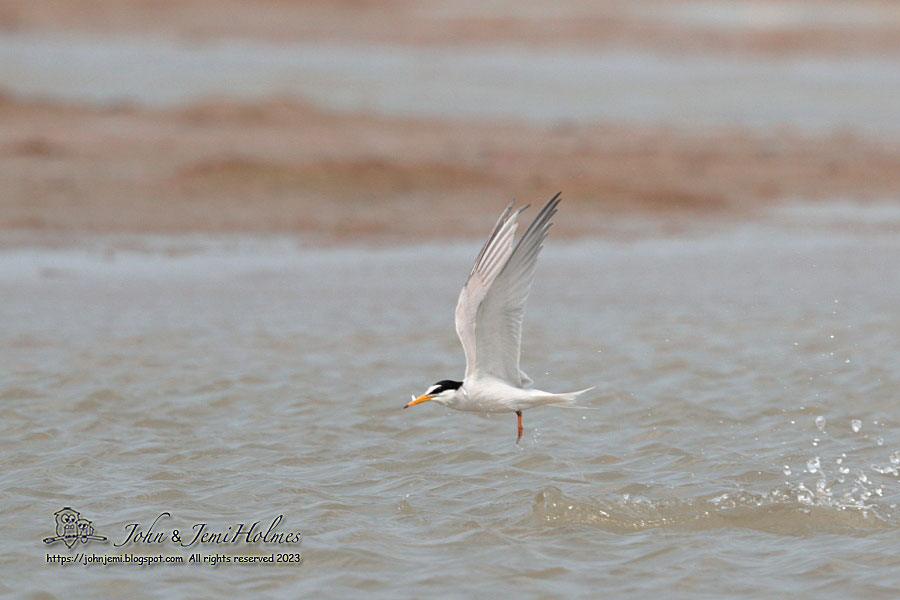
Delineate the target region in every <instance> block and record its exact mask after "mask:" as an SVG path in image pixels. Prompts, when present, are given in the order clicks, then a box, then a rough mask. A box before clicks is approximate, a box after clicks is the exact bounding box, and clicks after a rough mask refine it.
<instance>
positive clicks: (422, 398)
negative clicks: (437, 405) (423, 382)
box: [403, 394, 434, 408]
mask: <svg viewBox="0 0 900 600" xmlns="http://www.w3.org/2000/svg"><path fill="white" fill-rule="evenodd" d="M432 398H434V396H429V395H428V394H422V395H421V396H419V397H418V398H413V399H412V400H410V401H409V404H407V405H406V406H404V407H403V408H409V407H410V406H415V405H416V404H422V403H423V402H428V401H429V400H431V399H432Z"/></svg>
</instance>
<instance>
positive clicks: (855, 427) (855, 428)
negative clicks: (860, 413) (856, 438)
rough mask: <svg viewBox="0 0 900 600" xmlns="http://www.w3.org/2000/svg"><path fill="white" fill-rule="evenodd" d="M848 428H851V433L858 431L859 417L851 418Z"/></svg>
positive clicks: (860, 427)
mask: <svg viewBox="0 0 900 600" xmlns="http://www.w3.org/2000/svg"><path fill="white" fill-rule="evenodd" d="M850 429H852V430H853V433H859V430H860V429H862V421H860V420H859V419H853V420H852V421H850Z"/></svg>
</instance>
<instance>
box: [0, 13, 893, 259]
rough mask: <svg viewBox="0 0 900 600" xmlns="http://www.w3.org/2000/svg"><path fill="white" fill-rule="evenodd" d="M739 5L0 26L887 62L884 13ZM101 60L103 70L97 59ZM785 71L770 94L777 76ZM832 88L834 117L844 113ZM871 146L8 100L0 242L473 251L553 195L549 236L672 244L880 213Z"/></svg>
mask: <svg viewBox="0 0 900 600" xmlns="http://www.w3.org/2000/svg"><path fill="white" fill-rule="evenodd" d="M750 6H751V5H750V4H748V3H741V2H704V3H701V2H678V3H662V2H641V3H638V4H629V5H628V6H625V5H622V4H621V3H612V2H599V3H592V4H591V5H590V8H586V7H585V5H584V3H581V2H575V1H568V2H563V3H557V4H554V6H553V8H552V9H550V8H548V7H547V5H546V4H544V3H538V2H526V3H515V6H513V5H512V3H507V4H504V3H499V4H498V3H494V4H491V5H490V7H487V8H486V7H484V6H482V5H481V4H479V3H474V2H470V3H465V2H464V3H448V2H426V3H412V2H404V1H390V2H379V3H374V2H366V1H345V2H338V3H317V2H283V1H278V0H268V1H265V2H260V3H253V4H248V3H241V2H235V1H231V0H226V1H224V2H212V1H211V0H169V1H167V2H154V3H148V2H142V1H138V0H125V1H118V0H117V1H115V2H113V1H111V0H99V1H96V2H91V3H70V2H62V1H59V0H36V1H35V2H29V3H22V2H10V1H7V0H0V25H2V26H4V27H5V28H6V29H7V31H11V32H43V33H49V34H50V35H55V32H63V31H65V32H81V33H85V32H86V33H88V34H92V35H100V34H110V33H112V34H122V35H125V36H127V35H129V34H139V35H140V36H144V37H143V38H142V39H150V40H152V39H154V38H153V36H158V35H160V36H174V37H178V38H180V39H183V38H188V39H204V40H209V39H223V40H226V39H262V40H266V41H270V42H279V41H293V42H297V41H302V42H309V41H317V40H324V41H331V42H337V43H354V42H360V41H361V42H386V43H393V44H401V45H406V46H404V47H410V45H415V44H444V45H446V44H450V45H453V44H460V45H465V44H472V43H483V44H493V45H494V46H490V47H498V48H499V47H503V44H506V43H515V44H518V45H520V46H522V45H525V46H527V45H531V46H535V47H551V46H552V47H560V46H578V47H590V48H633V47H653V48H654V49H655V50H654V51H657V52H658V51H667V50H668V49H672V50H685V51H692V52H699V54H697V56H701V57H702V56H706V55H707V54H708V55H709V56H716V55H718V54H720V53H727V52H731V51H735V52H739V53H743V54H741V56H755V57H762V60H768V59H769V58H771V57H772V56H773V55H780V56H782V57H784V56H785V55H794V54H796V55H808V56H819V57H821V56H837V57H840V56H851V55H855V54H860V53H864V54H866V56H878V57H881V60H885V58H884V57H888V58H889V57H890V56H893V55H896V54H897V52H898V50H900V12H898V11H897V10H896V7H895V6H894V5H893V4H890V3H884V2H868V3H854V4H853V5H852V6H850V5H847V4H846V3H831V2H816V3H811V2H800V1H797V2H781V3H777V4H774V3H773V4H772V5H771V6H768V5H766V6H768V8H766V7H763V8H766V9H765V10H760V9H759V6H758V5H753V6H755V9H754V10H752V11H750V10H749V8H748V7H750ZM147 36H150V37H149V38H148V37H147ZM115 51H118V52H121V51H122V49H121V48H119V49H118V50H107V52H115ZM173 60H175V59H173ZM738 60H740V58H739V59H738ZM701 62H702V61H701ZM788 63H789V61H788ZM755 64H756V63H754V65H755ZM23 68H27V65H26V66H25V67H23ZM755 68H757V67H756V66H753V67H752V69H755ZM790 68H791V67H790V64H788V67H786V68H785V70H784V73H787V75H783V76H784V77H788V78H790V77H794V76H793V71H791V70H790ZM810 68H812V67H810ZM816 68H818V67H816ZM698 69H700V70H699V71H698V72H699V73H701V75H698V77H699V78H700V79H702V74H703V71H702V65H701V66H700V67H698ZM752 69H751V70H752ZM778 73H782V71H778ZM826 75H827V73H826ZM673 76H677V74H674V75H673ZM720 76H721V74H719V75H716V77H720ZM873 77H875V76H873ZM876 79H877V77H876ZM724 80H725V83H722V85H727V80H728V78H727V77H724ZM715 81H716V83H715V85H719V83H718V79H716V80H715ZM754 81H755V80H754ZM791 81H793V79H791ZM798 81H801V82H803V81H805V80H804V79H803V78H799V79H798ZM821 81H824V82H825V83H827V82H828V78H827V77H826V76H823V79H822V80H821ZM766 83H767V85H771V86H777V85H779V82H771V83H769V82H768V81H767V80H766ZM782 83H783V82H782ZM806 85H810V86H813V87H815V86H817V85H824V84H821V82H820V81H819V80H816V81H815V82H813V83H809V82H807V84H806ZM848 85H850V86H851V87H849V88H847V89H849V90H850V92H852V91H853V88H852V82H851V84H848ZM826 87H827V86H826ZM640 89H642V88H639V91H640ZM714 89H718V88H715V86H714ZM748 89H753V90H755V89H756V88H753V87H751V88H748ZM793 89H794V88H791V90H793ZM798 89H800V91H803V89H802V87H801V88H798ZM817 89H818V88H817ZM837 89H838V92H835V94H833V97H835V98H836V100H835V102H838V103H840V102H842V100H841V99H842V98H845V96H843V95H841V94H846V93H850V92H847V91H846V90H844V88H837ZM865 89H869V88H865ZM793 93H794V92H793V91H791V92H790V93H789V94H788V96H789V98H788V100H787V102H788V104H790V102H794V103H795V104H797V103H800V104H799V106H800V107H801V108H802V107H803V106H805V104H803V102H808V99H806V100H803V99H796V98H794V96H793ZM825 93H827V90H826V92H825ZM762 96H763V95H762V94H761V95H760V98H759V99H758V102H759V103H760V105H761V106H763V105H764V104H765V100H766V99H765V98H764V97H762ZM748 98H749V99H748V101H749V102H751V103H754V102H757V97H756V95H750V96H749V97H748ZM745 99H746V98H745ZM850 100H857V101H860V100H861V99H860V98H859V97H858V94H857V96H853V97H847V98H846V101H847V102H849V101H850ZM862 100H864V98H863V99H862ZM841 106H843V105H841ZM854 106H855V105H854ZM860 106H862V107H863V108H865V107H866V106H869V105H868V104H866V103H865V102H864V101H861V103H860ZM888 112H890V111H888ZM760 114H766V113H765V110H761V112H760ZM854 114H856V113H854ZM878 114H879V115H880V113H878ZM688 116H690V115H688ZM888 117H890V114H888ZM879 118H880V117H879ZM889 121H890V119H888V121H886V122H889ZM789 122H791V123H793V122H794V121H793V120H789ZM840 127H842V126H840ZM870 133H871V132H870ZM875 137H876V136H873V135H869V134H866V133H865V132H863V131H862V130H861V129H843V128H841V129H836V128H832V129H831V130H828V131H824V132H820V133H811V132H809V131H807V130H804V132H801V131H800V130H799V129H797V130H792V129H788V128H777V127H774V128H773V127H762V128H754V129H749V128H742V127H737V126H735V127H731V128H718V129H715V128H709V127H701V128H694V127H691V128H678V127H674V126H662V125H627V124H624V123H620V122H607V123H604V124H594V125H585V124H576V123H575V122H568V121H565V120H563V121H561V122H560V123H557V124H537V123H534V122H532V123H523V122H516V121H513V120H486V119H481V120H479V119H476V118H456V117H450V116H448V117H443V118H441V117H436V118H424V117H422V118H412V117H404V116H402V115H400V116H397V115H395V116H387V115H384V114H383V115H375V114H370V113H360V112H353V111H346V110H345V111H344V112H331V111H329V110H324V109H320V108H313V107H311V106H310V105H307V104H305V103H304V102H303V101H301V100H298V99H297V98H296V97H292V98H281V99H279V98H271V97H267V98H265V99H262V100H253V101H246V102H245V103H240V102H236V101H225V100H220V99H218V97H213V98H212V99H210V100H208V101H205V102H192V103H191V104H189V105H187V106H182V107H179V108H175V109H161V108H138V107H136V106H126V105H122V106H115V107H112V108H110V107H108V106H107V107H104V106H102V104H98V105H87V104H84V105H81V104H77V103H75V104H73V103H70V102H67V101H65V100H62V99H59V98H57V99H55V100H54V99H44V100H31V101H27V100H24V99H22V98H21V97H15V96H13V95H9V94H8V95H6V96H3V97H2V98H0V177H2V181H3V182H4V193H3V194H2V195H0V230H2V232H4V233H5V239H9V238H10V237H11V236H12V237H14V238H15V239H20V238H34V239H38V240H54V239H58V238H59V237H60V236H62V235H64V234H72V233H79V232H87V233H91V232H94V233H119V232H122V233H144V232H150V233H182V232H209V233H231V232H248V233H301V234H309V235H317V236H320V237H321V238H322V239H324V240H331V241H342V240H348V239H359V238H364V239H424V238H428V237H438V238H445V239H448V238H456V237H459V236H461V235H467V236H468V235H471V236H480V235H482V234H483V233H484V229H485V215H487V214H489V215H493V214H495V213H496V212H497V211H498V210H499V208H500V207H502V206H503V205H504V204H505V203H506V202H508V201H510V200H513V199H515V200H518V201H520V202H541V201H542V200H543V199H545V198H548V197H549V196H550V195H552V194H553V193H555V192H557V191H562V192H563V193H564V197H565V199H566V202H567V205H568V206H572V207H573V208H572V209H570V210H566V211H563V212H562V213H561V214H560V216H559V222H558V234H561V235H567V236H582V235H596V234H601V235H604V234H605V235H630V234H632V233H635V232H638V233H640V231H642V230H644V229H646V228H650V229H651V230H652V231H660V230H663V231H666V230H673V231H681V230H684V229H689V228H691V227H698V226H703V225H705V224H715V223H719V222H722V221H723V220H734V219H746V218H755V217H757V216H759V215H761V214H763V213H765V212H766V210H767V209H769V208H771V207H773V206H780V205H784V204H786V203H790V202H795V201H802V202H813V203H815V202H823V201H824V202H833V201H837V202H862V203H864V202H889V203H894V202H897V200H898V198H900V139H898V136H896V135H894V134H886V135H884V136H883V137H882V138H880V139H875ZM635 223H637V225H635Z"/></svg>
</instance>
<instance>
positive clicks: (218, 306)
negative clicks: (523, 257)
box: [0, 215, 900, 598]
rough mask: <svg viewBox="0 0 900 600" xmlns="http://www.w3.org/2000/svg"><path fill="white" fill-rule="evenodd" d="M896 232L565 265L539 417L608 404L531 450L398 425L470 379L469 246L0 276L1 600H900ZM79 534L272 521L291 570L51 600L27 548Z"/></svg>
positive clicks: (533, 347) (604, 245)
mask: <svg viewBox="0 0 900 600" xmlns="http://www.w3.org/2000/svg"><path fill="white" fill-rule="evenodd" d="M894 216H896V215H894ZM883 222H884V219H882V218H880V217H879V219H876V220H874V221H873V222H872V223H868V224H865V223H863V224H857V225H856V226H854V227H846V228H842V227H832V226H831V225H828V224H824V225H823V224H821V223H820V224H818V225H816V226H815V228H814V229H811V228H809V227H805V226H804V227H795V226H791V227H788V226H784V227H782V226H774V225H772V226H770V225H752V226H749V225H748V226H740V227H736V228H735V229H733V230H729V231H727V232H719V233H715V234H709V235H703V236H698V237H679V238H665V239H646V240H642V241H637V242H611V241H602V240H598V241H569V242H566V241H562V240H555V239H551V243H549V245H548V247H547V248H546V250H545V255H544V256H543V260H542V263H541V265H540V267H539V271H538V276H537V284H536V289H535V290H534V293H533V294H532V297H531V300H530V302H529V309H528V314H527V317H526V329H525V344H524V358H523V367H524V368H525V370H526V371H527V372H528V373H529V374H530V375H531V376H532V377H533V378H534V379H535V381H536V383H537V384H538V385H539V386H540V387H542V388H544V389H550V390H570V389H580V388H583V387H587V386H590V385H596V386H597V389H596V390H595V391H594V392H593V393H591V394H590V395H589V397H588V399H587V401H586V404H587V405H588V406H590V407H592V408H594V409H596V410H564V409H557V408H539V409H535V410H532V411H528V412H526V413H525V422H524V424H525V429H526V432H525V437H524V438H523V440H522V443H521V444H520V445H518V446H517V445H516V444H515V418H514V417H513V416H512V415H494V416H492V417H490V418H488V417H480V416H477V415H472V414H469V413H456V412H453V411H450V410H448V409H444V408H441V407H439V406H432V405H430V404H425V405H422V406H418V407H415V408H414V409H410V410H406V411H404V410H401V409H400V408H401V406H403V404H404V403H405V402H406V400H407V399H408V398H409V394H410V393H418V392H421V391H422V390H423V389H424V388H425V387H426V386H427V385H429V384H431V383H432V382H434V381H436V380H439V379H444V378H456V377H459V376H460V375H461V373H462V370H463V366H464V365H463V360H462V353H461V351H460V349H459V347H458V342H457V340H456V338H455V335H454V331H453V323H452V312H453V308H454V305H455V301H456V294H457V292H458V289H459V286H460V285H461V284H462V279H463V277H464V275H465V273H466V272H467V269H468V268H469V266H470V264H471V260H472V259H473V257H474V254H475V252H476V251H477V246H478V242H477V241H470V242H464V243H463V242H460V243H458V244H453V245H424V246H410V247H387V248H364V247H358V248H331V249H320V248H318V249H317V248H313V247H309V246H307V245H305V244H304V243H302V242H298V241H296V240H292V239H280V238H279V239H249V238H234V239H215V240H210V239H199V238H196V239H195V238H166V239H156V238H138V239H131V240H129V241H127V242H123V241H122V240H112V239H98V240H93V241H86V242H83V243H79V244H77V245H75V246H74V247H67V248H65V249H13V250H5V251H3V252H2V253H0V300H2V301H0V318H2V321H0V322H2V323H3V327H2V329H0V365H2V366H0V401H2V406H3V419H2V421H0V444H2V452H3V465H4V466H3V469H2V471H0V530H2V531H3V557H2V570H3V571H4V572H5V573H6V576H4V577H3V578H2V583H0V590H3V591H13V590H15V591H17V592H22V591H24V592H26V593H33V594H38V593H39V592H43V593H44V594H43V595H41V596H40V597H53V598H64V597H69V596H70V590H71V589H73V586H74V587H78V588H79V589H80V590H82V591H83V592H85V593H86V594H88V595H90V596H92V597H98V598H103V597H121V596H123V595H126V596H129V597H136V598H141V597H155V596H158V595H161V594H163V592H165V596H166V597H188V596H197V595H201V594H203V595H205V594H210V593H216V594H234V593H241V594H243V595H246V594H248V593H255V594H263V595H265V594H270V593H274V592H275V591H277V592H280V593H282V594H284V595H286V596H292V597H322V596H326V597H339V596H344V597H346V596H349V595H351V594H353V595H357V596H358V595H361V594H362V593H364V592H365V593H366V594H367V595H368V596H370V597H375V598H395V597H398V593H399V592H398V590H399V589H400V588H399V586H403V589H405V590H406V591H407V593H413V592H412V590H415V592H414V593H415V595H417V596H421V597H425V596H434V595H462V594H478V595H487V594H489V593H497V592H501V591H502V592H509V593H514V594H516V595H517V596H520V597H524V598H531V597H595V596H596V595H597V594H598V593H602V594H603V595H609V596H612V597H619V598H621V597H634V598H637V597H647V596H648V595H649V594H651V593H653V592H658V591H659V590H667V592H666V596H667V597H688V596H690V597H698V596H699V597H710V598H712V597H725V596H727V597H736V598H743V597H754V596H755V597H796V598H799V597H809V596H810V595H815V596H816V597H835V598H839V597H840V598H843V597H863V596H864V597H884V598H893V597H896V592H897V589H898V587H900V570H898V569H900V559H898V558H897V552H896V549H897V535H898V525H900V509H898V508H897V503H898V502H900V482H898V470H897V469H898V468H900V464H898V463H900V454H897V452H898V450H900V435H898V434H900V409H898V398H900V374H898V370H897V357H898V355H900V303H898V299H900V277H898V256H900V237H898V236H897V235H896V233H895V231H896V228H887V229H886V228H884V227H883ZM63 505H72V506H74V507H76V508H78V509H79V510H81V511H82V512H83V513H84V514H85V515H86V516H88V518H92V520H93V521H94V525H95V527H96V528H97V530H98V531H102V532H104V533H107V534H108V535H109V536H110V537H112V538H114V540H116V539H120V538H121V537H122V535H123V525H124V524H126V523H131V522H135V521H142V522H147V521H149V520H152V518H153V516H155V515H156V514H158V513H159V512H161V511H164V510H167V511H171V512H172V513H173V519H174V520H175V521H177V522H178V523H180V524H183V525H186V524H191V523H195V522H198V521H204V522H209V523H210V524H211V525H214V526H217V527H219V528H224V527H226V526H228V525H230V524H233V523H236V522H246V521H247V520H257V519H259V520H263V521H265V520H267V519H270V518H271V517H273V516H274V515H276V514H284V515H285V522H286V524H288V525H290V526H291V527H293V528H299V529H302V531H303V533H304V539H303V542H302V544H301V547H302V551H303V555H304V562H303V565H302V566H301V567H299V568H291V567H258V566H257V567H239V566H233V565H231V566H229V565H221V566H219V567H216V568H213V567H209V566H204V567H200V566H192V565H183V566H164V565H160V566H153V567H149V568H135V567H122V566H115V567H113V566H111V567H105V568H104V567H97V566H93V567H87V568H85V567H75V566H69V567H65V571H64V575H63V574H61V573H60V572H59V571H56V572H54V571H53V570H52V569H51V567H50V566H48V565H47V564H46V563H45V554H46V552H47V549H46V548H45V547H44V546H43V544H42V543H41V541H40V540H41V538H42V537H44V536H46V535H48V534H50V533H52V526H53V520H52V513H53V512H55V511H56V510H58V509H59V508H60V507H61V506H63ZM86 549H87V550H89V551H103V552H113V551H117V550H114V549H113V548H105V547H103V546H101V545H99V544H96V545H91V546H88V547H86ZM63 550H64V549H63ZM204 551H205V550H204ZM168 552H169V553H171V554H181V555H187V554H188V553H187V552H179V551H178V550H177V549H170V550H168ZM225 552H226V553H227V552H237V550H226V551H225ZM54 568H55V569H62V567H54ZM13 574H15V575H16V579H15V581H16V583H14V582H13V579H11V576H12V575H13ZM50 575H53V576H50ZM20 576H21V577H20ZM22 586H25V587H24V589H23V587H22ZM412 586H415V587H412ZM313 594H314V596H313ZM401 595H402V593H401Z"/></svg>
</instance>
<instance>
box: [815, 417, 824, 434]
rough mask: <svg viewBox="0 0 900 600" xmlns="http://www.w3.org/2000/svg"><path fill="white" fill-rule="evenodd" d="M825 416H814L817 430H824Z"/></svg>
mask: <svg viewBox="0 0 900 600" xmlns="http://www.w3.org/2000/svg"><path fill="white" fill-rule="evenodd" d="M825 422H826V421H825V417H823V416H822V415H819V416H818V417H816V427H818V428H819V431H825Z"/></svg>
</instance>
